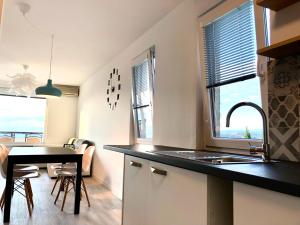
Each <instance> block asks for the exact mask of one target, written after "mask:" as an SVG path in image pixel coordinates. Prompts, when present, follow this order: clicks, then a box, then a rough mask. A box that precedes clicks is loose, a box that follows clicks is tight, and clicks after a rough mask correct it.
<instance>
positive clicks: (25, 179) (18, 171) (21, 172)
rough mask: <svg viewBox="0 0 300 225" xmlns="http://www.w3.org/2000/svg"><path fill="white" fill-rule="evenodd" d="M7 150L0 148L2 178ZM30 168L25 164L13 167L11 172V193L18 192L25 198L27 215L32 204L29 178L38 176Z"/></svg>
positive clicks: (3, 197)
mask: <svg viewBox="0 0 300 225" xmlns="http://www.w3.org/2000/svg"><path fill="white" fill-rule="evenodd" d="M8 153H9V152H8V150H6V149H5V148H2V146H1V148H0V164H1V165H0V172H1V175H2V177H3V178H6V170H7V156H8ZM31 169H32V168H30V167H26V166H19V167H14V174H13V179H14V180H13V193H14V192H18V193H20V194H21V195H23V196H24V197H25V198H26V202H27V208H28V212H29V216H31V214H32V209H33V207H34V204H33V192H32V188H31V183H30V180H29V179H30V178H34V177H38V176H39V173H38V172H37V171H36V170H31ZM5 189H6V188H4V190H3V192H2V196H1V198H0V207H1V209H3V207H4V204H5Z"/></svg>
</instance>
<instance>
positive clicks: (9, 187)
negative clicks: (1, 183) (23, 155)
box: [3, 157, 14, 223]
mask: <svg viewBox="0 0 300 225" xmlns="http://www.w3.org/2000/svg"><path fill="white" fill-rule="evenodd" d="M13 167H14V164H13V162H12V160H11V159H10V158H9V157H8V161H7V175H6V188H5V205H4V218H3V221H4V223H7V222H9V219H10V204H11V195H12V186H13Z"/></svg>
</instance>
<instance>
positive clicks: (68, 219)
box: [0, 170, 122, 225]
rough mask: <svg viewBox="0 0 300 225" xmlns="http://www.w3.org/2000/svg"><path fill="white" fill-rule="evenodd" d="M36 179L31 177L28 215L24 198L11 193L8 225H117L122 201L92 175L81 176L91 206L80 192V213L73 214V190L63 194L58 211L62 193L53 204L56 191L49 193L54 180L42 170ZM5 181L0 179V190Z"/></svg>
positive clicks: (0, 220)
mask: <svg viewBox="0 0 300 225" xmlns="http://www.w3.org/2000/svg"><path fill="white" fill-rule="evenodd" d="M40 172H41V176H40V177H39V178H35V179H31V184H32V189H33V195H34V196H33V198H34V209H33V213H32V216H31V217H29V214H28V210H27V205H26V200H25V198H24V197H23V196H21V195H20V194H18V193H15V194H14V196H13V198H12V207H11V215H10V223H9V224H11V225H121V215H122V203H121V200H119V199H118V198H116V197H115V196H114V195H113V194H112V193H111V192H110V191H109V190H108V189H106V188H105V187H103V186H101V184H99V183H98V182H97V181H95V180H94V179H93V178H85V182H86V185H87V189H88V193H89V197H90V202H91V207H90V208H89V207H88V205H87V201H86V198H85V196H84V195H83V197H82V200H81V204H80V214H79V215H74V214H73V210H74V192H73V191H70V193H69V194H68V196H67V199H66V204H65V207H64V211H63V212H61V211H60V207H61V203H62V198H63V195H62V193H61V195H60V198H59V201H58V202H57V203H56V205H54V199H55V196H56V194H57V192H55V193H53V196H51V195H50V192H51V189H52V187H53V184H54V181H55V180H54V179H50V178H49V177H48V174H47V172H46V170H41V171H40ZM4 186H5V180H4V179H3V178H1V179H0V190H1V193H2V191H3V188H4ZM2 221H3V211H2V212H1V211H0V224H2V223H3V222H2Z"/></svg>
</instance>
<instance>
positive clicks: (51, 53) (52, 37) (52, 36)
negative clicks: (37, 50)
mask: <svg viewBox="0 0 300 225" xmlns="http://www.w3.org/2000/svg"><path fill="white" fill-rule="evenodd" d="M22 15H23V17H24V19H25V20H26V21H27V23H28V24H30V25H31V27H32V28H34V29H35V30H37V31H38V32H39V33H41V34H43V35H45V36H49V35H51V50H50V63H49V64H50V65H49V79H51V75H52V61H53V42H54V34H50V33H47V32H45V31H43V30H41V29H40V28H39V27H37V26H36V25H35V24H33V23H32V22H31V21H30V20H29V19H28V17H27V16H26V13H22Z"/></svg>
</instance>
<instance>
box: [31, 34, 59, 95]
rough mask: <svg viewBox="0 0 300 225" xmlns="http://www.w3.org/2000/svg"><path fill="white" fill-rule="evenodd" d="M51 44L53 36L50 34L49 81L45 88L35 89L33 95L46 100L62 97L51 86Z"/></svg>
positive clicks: (57, 90) (56, 89)
mask: <svg viewBox="0 0 300 225" xmlns="http://www.w3.org/2000/svg"><path fill="white" fill-rule="evenodd" d="M53 42H54V35H53V34H52V35H51V50H50V65H49V67H50V68H49V69H50V71H49V79H48V81H47V84H46V85H45V86H41V87H38V88H36V89H35V94H36V95H37V96H41V97H46V98H51V97H60V96H61V95H62V92H61V90H60V89H58V88H56V87H54V86H53V85H52V79H51V75H52V59H53Z"/></svg>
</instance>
